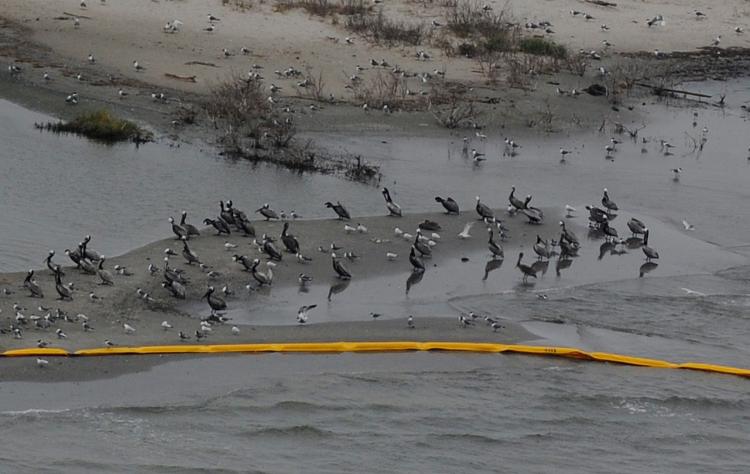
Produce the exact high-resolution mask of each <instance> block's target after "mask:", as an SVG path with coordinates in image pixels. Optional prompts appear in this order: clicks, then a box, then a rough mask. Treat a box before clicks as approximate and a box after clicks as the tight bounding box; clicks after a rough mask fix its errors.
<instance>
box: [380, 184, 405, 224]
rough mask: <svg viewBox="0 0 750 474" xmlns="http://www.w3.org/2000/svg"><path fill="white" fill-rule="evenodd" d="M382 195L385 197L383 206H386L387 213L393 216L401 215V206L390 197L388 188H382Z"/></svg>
mask: <svg viewBox="0 0 750 474" xmlns="http://www.w3.org/2000/svg"><path fill="white" fill-rule="evenodd" d="M383 197H384V198H385V207H387V208H388V213H389V215H391V216H394V217H401V206H399V205H398V204H396V203H395V202H393V199H391V192H390V191H388V188H383Z"/></svg>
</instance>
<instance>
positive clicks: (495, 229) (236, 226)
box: [0, 186, 687, 347]
mask: <svg viewBox="0 0 750 474" xmlns="http://www.w3.org/2000/svg"><path fill="white" fill-rule="evenodd" d="M381 193H382V196H383V198H384V201H385V206H386V210H387V212H388V215H389V216H391V217H394V218H400V217H402V216H403V211H402V208H401V206H400V205H398V204H397V203H396V202H395V201H394V199H393V197H392V195H391V193H390V191H389V190H388V188H383V189H382V191H381ZM515 193H516V188H515V186H513V187H512V188H511V192H510V194H509V196H508V207H507V209H506V212H507V215H508V216H515V215H523V216H525V217H526V218H527V219H528V224H531V225H538V224H542V223H543V221H544V213H543V212H542V211H541V210H540V209H538V208H535V207H533V206H531V205H530V202H531V200H532V197H531V196H530V195H528V196H526V197H525V198H524V199H520V198H518V197H517V196H516V194H515ZM435 201H436V202H437V203H438V204H440V205H441V207H442V208H443V210H444V211H445V215H446V216H454V217H457V216H460V215H461V214H460V211H461V210H460V207H459V205H458V203H457V202H456V201H455V200H454V199H453V198H451V197H441V196H437V197H435ZM219 205H220V210H219V215H218V216H216V218H206V219H204V221H203V223H204V224H205V225H207V226H210V227H209V229H213V230H214V231H215V232H216V235H217V236H229V235H233V234H234V235H236V234H237V233H239V234H240V235H242V236H246V237H251V238H253V241H252V244H253V245H254V246H255V247H256V249H257V251H258V253H259V254H261V255H262V256H264V257H265V260H266V262H265V264H264V265H263V267H265V268H263V267H261V259H260V258H257V257H256V258H251V257H248V256H247V255H241V254H239V253H235V254H233V256H232V261H233V262H234V263H235V264H237V265H239V266H241V268H242V270H243V271H246V272H247V273H249V274H250V276H251V278H252V280H251V283H249V284H247V285H246V288H247V290H248V291H256V290H258V289H260V288H263V287H270V286H272V285H273V283H274V273H273V269H274V268H275V267H276V264H277V263H278V262H280V261H282V260H283V259H284V256H285V254H286V255H291V256H293V258H294V260H295V261H296V262H297V263H298V264H300V265H304V264H306V263H309V262H310V261H311V260H312V258H311V257H309V256H305V255H303V254H302V251H301V248H302V246H301V245H300V242H299V240H298V237H297V236H295V235H293V234H291V233H290V222H289V221H288V220H285V219H286V218H287V216H286V214H283V216H284V217H283V218H282V213H280V212H276V211H275V210H273V209H272V208H271V206H270V205H269V204H264V205H262V206H261V207H260V208H258V209H257V210H255V213H256V214H259V215H260V216H261V217H262V218H263V219H265V220H266V221H271V220H274V221H280V220H284V224H283V228H282V231H281V234H280V235H279V238H278V239H276V238H274V237H272V236H270V235H267V234H263V235H261V236H256V231H255V226H254V225H253V223H252V222H251V221H250V219H249V217H248V215H247V214H246V213H245V212H243V211H242V210H239V209H238V208H236V207H235V206H234V203H233V202H232V201H231V200H228V201H226V202H225V201H220V202H219ZM325 207H326V208H329V209H331V211H332V212H333V213H334V214H335V216H336V219H338V220H340V221H342V224H343V231H344V232H345V233H347V234H354V233H357V234H367V233H368V229H367V228H366V227H365V226H364V225H362V224H360V223H358V224H357V225H356V226H355V225H352V224H350V221H351V214H350V213H349V211H348V210H347V208H346V207H345V206H344V205H343V204H342V203H340V202H338V201H337V202H326V203H325ZM565 211H566V213H567V215H566V217H568V218H569V217H575V215H576V213H577V209H575V208H574V207H572V206H566V208H565ZM586 211H587V212H588V220H589V229H590V232H592V233H595V234H597V235H601V236H602V237H603V238H604V241H605V242H604V244H603V247H606V249H608V250H609V251H610V252H612V253H618V252H619V251H618V248H621V247H622V246H627V247H628V248H640V249H641V250H642V252H643V254H644V256H645V259H646V263H645V264H643V266H642V267H641V275H643V273H645V272H647V271H650V270H651V269H653V268H654V267H655V266H656V263H655V262H653V261H654V260H657V259H659V253H658V251H657V250H656V249H655V248H653V247H651V246H650V245H649V235H650V231H649V229H648V227H647V226H646V224H644V223H643V222H642V221H640V220H639V219H637V218H631V219H630V220H629V221H627V223H626V225H627V228H628V231H629V233H630V237H629V238H627V239H625V238H623V237H621V236H620V234H619V233H618V231H617V230H616V229H615V228H614V227H613V225H612V222H613V220H614V219H615V218H616V217H617V214H616V213H617V212H618V211H619V207H618V205H617V204H616V203H615V202H614V200H613V199H612V198H611V196H610V194H609V191H608V190H607V189H606V188H605V189H604V190H603V194H602V198H601V207H598V206H592V205H588V206H586ZM474 212H475V213H476V217H477V219H476V220H472V221H469V222H467V223H466V225H465V226H464V228H463V230H462V231H461V232H460V233H459V234H458V235H457V236H456V238H457V239H459V240H465V239H470V238H472V235H471V233H470V232H471V229H472V226H473V225H474V224H475V223H476V222H478V221H479V222H482V223H483V224H484V225H485V226H486V230H487V233H488V239H487V249H488V251H489V253H490V258H491V260H490V263H488V266H489V265H492V266H494V267H496V266H497V264H498V263H501V262H502V261H503V260H504V258H505V252H504V249H503V246H502V242H503V241H505V240H506V239H507V237H508V227H507V226H506V225H505V222H504V221H503V219H502V218H501V216H500V215H499V214H498V213H497V212H496V211H494V210H493V209H491V208H490V207H489V206H488V205H487V204H485V203H484V202H482V200H481V198H480V197H479V196H477V197H476V202H475V205H474ZM290 215H291V216H293V217H292V219H294V218H296V217H299V216H297V214H296V213H294V212H291V213H290ZM169 222H170V225H171V230H172V232H173V233H174V235H175V237H176V239H177V240H178V241H179V242H180V243H181V244H182V251H181V252H179V253H178V252H176V251H174V250H172V249H171V248H167V249H166V250H165V252H164V253H165V256H164V265H163V267H158V266H156V265H154V264H153V263H151V264H149V265H148V267H147V270H146V271H147V272H148V273H147V275H150V276H151V277H154V278H155V277H159V276H160V277H161V279H162V282H161V287H162V288H163V289H164V291H165V292H166V294H167V295H169V296H171V297H173V298H176V299H181V300H184V299H186V298H187V295H188V287H189V285H190V284H191V283H190V279H189V277H188V276H187V274H186V272H185V271H184V270H183V269H179V268H177V267H175V266H173V265H171V264H170V257H177V256H181V257H182V258H183V259H184V261H185V263H186V264H187V265H189V266H192V267H196V266H197V267H199V268H200V269H201V271H202V272H204V273H206V275H207V278H208V279H209V280H211V279H216V278H219V277H221V274H220V273H219V272H217V271H215V270H211V267H210V266H209V265H207V264H205V263H204V262H203V261H202V259H201V258H200V256H199V255H198V254H197V253H196V252H195V251H194V250H193V249H192V248H191V246H190V241H191V239H192V238H195V237H197V236H200V235H201V233H202V232H205V229H204V230H201V229H198V228H197V227H196V226H194V225H192V224H191V223H189V222H188V221H187V212H186V211H183V212H182V215H181V218H180V220H179V222H178V221H176V220H175V219H174V218H172V217H170V218H169ZM559 226H560V234H559V238H557V239H554V238H550V239H543V238H542V237H541V236H540V235H536V241H535V242H534V243H533V245H532V246H531V248H532V251H533V252H534V254H535V255H536V262H534V263H532V264H527V263H525V262H524V252H520V253H519V254H518V257H517V260H516V264H515V268H516V269H517V271H518V272H519V273H520V276H521V280H522V282H523V284H527V283H528V280H529V278H537V275H538V273H539V272H540V271H544V269H546V266H547V265H548V262H549V261H550V260H551V259H552V258H553V257H557V266H558V274H559V269H560V268H567V266H569V265H570V263H571V261H572V259H573V258H575V257H576V256H577V255H578V251H579V249H580V247H581V243H580V242H581V241H580V240H579V238H578V237H577V236H576V235H575V234H574V233H573V232H572V231H571V230H570V229H569V228H568V227H567V226H566V224H565V222H564V221H560V222H559ZM686 229H687V226H686ZM440 230H441V226H440V224H439V223H438V222H435V221H432V220H429V219H425V220H424V221H423V222H420V223H419V225H418V228H417V229H416V232H415V233H414V234H411V233H409V232H405V231H403V230H402V229H400V228H399V227H396V228H394V236H395V237H397V238H399V239H403V240H405V241H408V242H409V243H410V247H409V255H408V261H409V263H410V265H411V267H412V276H411V277H410V280H411V279H412V278H416V279H417V280H418V279H420V278H421V276H422V275H423V274H424V272H425V271H426V265H425V263H424V259H429V258H431V257H432V255H433V249H435V248H436V247H437V245H438V242H440V240H441V239H442V237H441V236H440V234H438V233H437V232H438V231H440ZM428 234H429V235H428ZM372 240H373V241H374V242H378V241H380V242H388V240H386V239H372ZM90 242H91V236H90V235H87V236H85V237H84V238H83V240H82V241H81V242H79V243H78V245H77V246H76V247H75V248H74V249H72V250H71V249H66V250H65V255H66V256H67V258H68V259H69V260H70V262H71V263H72V264H74V267H73V269H74V270H75V271H78V272H80V273H81V274H83V275H89V276H90V277H91V278H92V279H94V280H95V281H96V282H97V283H98V284H100V285H106V286H112V285H115V284H116V280H117V278H118V277H130V276H133V272H131V271H130V270H129V269H128V268H126V267H124V266H121V265H115V266H114V267H112V269H111V270H110V269H108V268H106V267H105V263H106V258H105V257H104V256H102V255H101V254H100V253H99V252H97V251H95V250H93V249H91V248H90V246H89V244H90ZM278 242H280V245H278V246H277V244H278ZM223 246H224V249H225V250H227V251H236V249H237V247H238V244H234V243H231V242H229V241H228V240H227V241H225V242H224V244H223ZM319 250H320V251H321V252H325V253H327V254H329V256H330V259H331V260H330V261H331V268H332V270H333V273H334V275H335V276H336V277H337V278H339V279H341V280H343V281H348V280H350V279H352V278H353V275H352V273H351V272H350V271H349V269H348V268H347V265H346V263H345V262H344V260H347V261H351V262H355V261H356V260H357V259H359V258H360V256H358V255H356V254H354V253H353V252H343V253H342V254H341V255H339V254H337V252H338V251H339V250H342V249H341V248H340V247H338V246H337V245H336V244H335V243H331V244H330V246H329V248H324V247H322V246H321V247H319ZM55 256H56V254H55V251H54V250H50V251H49V253H48V254H47V256H46V258H45V259H44V263H45V265H46V267H47V269H48V270H49V271H50V273H51V274H52V277H53V279H54V291H55V292H56V293H57V295H58V298H57V299H58V300H61V301H69V300H72V299H73V298H78V295H77V292H78V290H77V288H76V287H75V285H74V284H73V283H68V284H66V283H64V282H63V277H64V276H65V275H66V273H65V272H66V271H70V270H69V269H67V268H66V269H65V270H64V269H63V268H62V267H61V265H60V264H58V263H56V262H55V261H54V257H55ZM385 257H386V258H387V259H388V260H397V259H398V258H399V256H398V254H396V253H394V252H391V251H389V252H387V253H386V255H385ZM600 258H601V256H600ZM644 267H645V268H644ZM36 275H37V273H36V271H35V270H29V271H28V273H27V274H26V277H25V279H24V281H23V283H22V288H23V289H24V290H25V291H26V292H28V296H30V297H34V298H43V297H44V290H43V288H42V286H41V285H40V283H39V282H38V280H37V279H36ZM311 282H312V276H310V275H308V274H306V273H304V272H301V273H299V276H298V283H299V285H300V286H301V287H305V286H307V285H309V284H310V283H311ZM407 285H408V283H407ZM2 291H3V294H4V295H11V294H13V292H12V291H11V290H9V289H7V288H5V289H3V290H2ZM135 292H136V295H137V297H138V298H139V299H141V300H143V301H146V302H148V303H154V302H156V299H155V298H154V296H153V295H152V294H150V293H149V292H147V291H145V290H143V289H142V288H140V287H139V288H137V289H136V290H135ZM233 295H234V291H233V290H231V289H230V288H229V285H228V284H227V285H224V286H223V288H221V289H220V291H217V290H216V288H215V287H214V286H212V285H209V286H207V288H206V289H205V292H203V295H202V296H201V300H205V301H206V304H207V305H208V307H209V309H210V314H209V315H208V316H207V317H205V318H202V319H201V320H200V327H199V329H197V330H195V332H194V333H192V334H188V333H186V332H183V331H177V337H178V339H179V340H180V341H188V340H191V339H193V338H194V339H195V340H196V341H200V340H202V339H204V338H206V337H207V336H208V335H209V334H210V333H211V332H212V331H213V327H214V326H215V325H217V324H224V323H227V322H229V321H230V318H228V317H226V316H225V312H226V311H227V310H228V305H227V302H226V301H227V300H226V298H227V297H230V296H233ZM88 298H89V300H91V301H92V302H97V301H99V300H100V299H101V298H100V297H99V296H97V295H96V293H95V292H90V293H89V294H88ZM329 298H330V295H329ZM316 307H317V305H316V304H306V305H303V306H300V307H299V310H298V311H297V315H296V322H297V323H298V324H300V325H304V324H306V323H307V322H308V319H309V317H310V312H311V311H312V310H313V309H315V308H316ZM38 309H39V311H40V312H43V313H46V314H45V315H44V316H38V315H30V316H28V317H27V316H26V315H25V313H24V312H25V311H27V309H26V308H24V307H22V306H21V305H19V304H18V303H16V304H15V305H14V311H15V317H14V318H13V320H12V321H11V322H10V325H9V326H8V327H7V328H2V329H0V332H2V333H4V334H10V335H12V337H14V338H18V339H21V338H23V332H24V331H25V330H26V329H28V328H33V329H37V330H49V329H51V328H53V327H54V326H56V325H58V324H59V323H60V322H68V323H75V324H80V325H81V328H82V330H83V332H91V331H94V328H93V327H92V325H91V324H90V321H89V318H88V317H87V316H86V315H84V314H82V313H79V314H76V315H72V314H69V313H68V312H66V311H65V310H63V309H62V308H57V309H56V310H54V311H53V309H52V308H48V307H44V306H41V305H40V306H39V308H38ZM371 316H372V317H373V319H377V318H378V317H379V316H380V314H378V313H371ZM477 318H478V316H477V315H476V314H472V313H470V314H469V315H465V314H461V315H460V316H459V324H460V326H461V327H469V326H472V325H473V324H474V323H475V320H476V319H477ZM484 320H485V321H486V322H487V325H488V326H490V327H491V329H492V330H493V331H497V330H499V329H501V328H502V327H503V326H502V325H501V324H500V322H498V321H497V320H494V319H492V318H490V317H486V318H484ZM407 327H408V328H414V327H415V324H414V318H413V316H412V315H410V316H409V317H408V319H407ZM161 328H162V329H163V330H164V331H169V330H170V329H173V325H172V324H171V323H170V322H168V321H166V320H165V321H163V322H162V323H161ZM122 329H123V331H124V333H125V334H133V333H135V332H136V328H135V327H134V326H133V325H131V324H129V323H127V322H125V323H122ZM231 332H232V334H235V335H237V334H239V333H240V329H239V327H237V326H232V328H231ZM55 335H56V337H57V338H58V339H66V338H67V337H68V336H67V334H66V333H65V332H64V331H63V329H62V328H61V327H59V326H58V327H56V328H55ZM49 344H50V342H48V341H46V340H44V339H38V340H37V345H38V346H39V347H46V346H48V345H49ZM104 344H105V346H108V347H111V346H114V345H115V343H114V342H113V341H111V340H109V339H107V340H105V341H104Z"/></svg>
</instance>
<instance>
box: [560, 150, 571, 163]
mask: <svg viewBox="0 0 750 474" xmlns="http://www.w3.org/2000/svg"><path fill="white" fill-rule="evenodd" d="M571 153H572V152H571V151H570V150H566V149H564V148H560V161H565V158H566V157H567V156H568V155H570V154H571Z"/></svg>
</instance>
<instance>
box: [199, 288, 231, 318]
mask: <svg viewBox="0 0 750 474" xmlns="http://www.w3.org/2000/svg"><path fill="white" fill-rule="evenodd" d="M204 298H205V299H206V301H207V302H208V306H210V307H211V315H212V316H214V315H216V312H217V311H224V310H226V309H227V303H226V302H225V301H224V300H223V299H221V298H220V297H218V296H215V295H214V287H213V286H209V287H208V290H207V291H206V294H204V295H203V296H201V299H204Z"/></svg>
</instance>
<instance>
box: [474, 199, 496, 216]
mask: <svg viewBox="0 0 750 474" xmlns="http://www.w3.org/2000/svg"><path fill="white" fill-rule="evenodd" d="M476 210H477V214H479V218H480V219H490V220H493V219H495V214H494V213H493V212H492V209H490V208H489V207H488V206H487V205H486V204H484V203H482V201H481V200H480V199H479V196H477V205H476Z"/></svg>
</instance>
